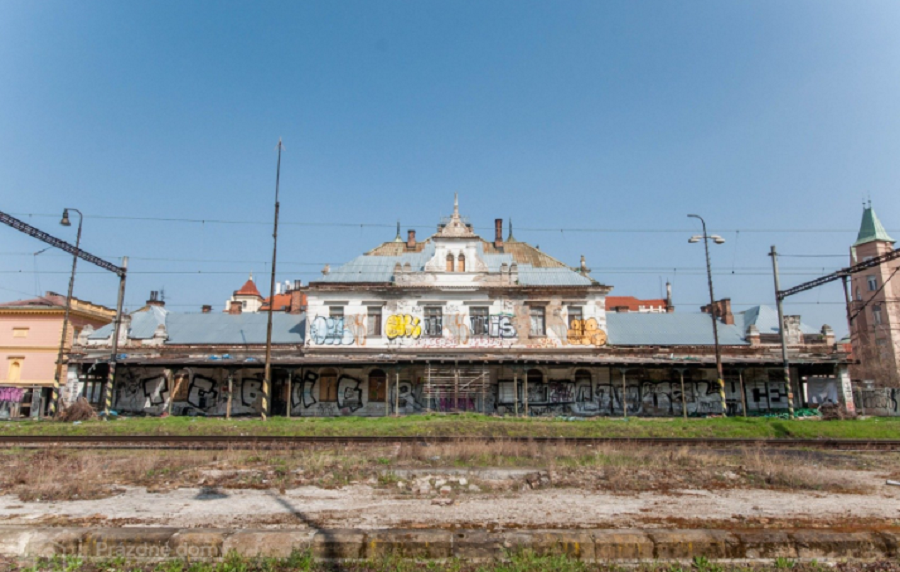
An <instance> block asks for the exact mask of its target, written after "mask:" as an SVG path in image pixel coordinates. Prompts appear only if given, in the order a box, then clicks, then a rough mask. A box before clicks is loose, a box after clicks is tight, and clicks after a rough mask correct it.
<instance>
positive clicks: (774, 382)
mask: <svg viewBox="0 0 900 572" xmlns="http://www.w3.org/2000/svg"><path fill="white" fill-rule="evenodd" d="M376 369H377V368H374V367H356V368H319V367H317V368H303V369H297V370H295V371H294V372H293V373H292V375H291V383H290V403H291V415H292V416H296V417H337V416H350V415H353V416H364V417H378V416H384V415H393V414H395V413H398V414H401V415H411V414H417V413H424V412H426V411H456V410H459V411H477V412H484V413H488V414H493V413H497V414H501V415H503V414H508V415H511V414H514V412H515V410H516V402H517V401H518V411H519V413H520V414H524V413H525V391H526V384H525V376H526V371H525V370H518V371H516V372H514V371H513V370H511V369H509V368H504V367H499V366H491V367H489V368H488V375H489V384H488V385H487V387H486V388H485V391H483V392H482V391H481V390H480V389H478V390H474V391H471V392H465V391H461V392H460V393H459V396H458V399H454V396H453V395H448V394H446V393H445V394H442V395H434V394H433V393H429V389H433V386H429V383H428V370H427V368H426V367H404V368H402V369H401V370H400V372H399V393H398V384H397V378H396V374H397V370H396V369H390V368H384V369H382V370H379V371H381V372H383V373H384V374H386V376H387V384H386V387H384V388H382V390H381V391H380V392H379V391H378V390H377V389H376V388H374V387H373V388H371V389H372V391H370V375H371V374H372V373H373V371H374V370H376ZM532 370H537V371H540V373H541V376H542V379H543V380H544V382H542V383H529V384H528V386H527V392H528V414H529V415H530V416H559V415H562V416H580V417H589V416H598V415H600V416H603V415H612V416H618V415H622V413H623V402H624V404H625V406H627V408H628V414H629V415H637V416H654V417H665V416H680V415H681V414H682V390H681V381H680V379H679V378H678V374H677V372H674V371H672V370H663V369H659V370H653V369H647V370H628V371H626V374H625V388H624V394H625V397H624V399H623V386H622V372H621V371H620V370H619V369H617V368H606V367H602V368H582V367H578V368H576V367H537V368H532ZM584 372H588V373H589V374H590V375H589V378H588V377H587V376H585V375H584ZM283 373H284V372H279V371H278V370H276V373H275V376H274V378H275V380H274V381H273V388H272V403H273V407H278V404H279V403H281V405H282V406H286V400H287V396H288V384H287V379H286V378H285V377H284V376H283ZM262 374H263V372H262V370H261V369H256V368H254V369H245V370H238V371H236V372H235V373H234V378H233V392H234V394H233V398H232V415H258V414H259V405H260V401H261V395H262ZM179 375H183V377H182V382H181V385H180V387H179V388H178V391H177V393H176V394H175V395H174V396H173V395H172V393H173V391H174V385H175V384H174V382H173V380H174V379H175V378H177V377H178V376H179ZM279 375H281V377H279ZM780 375H781V372H780V370H779V369H764V368H759V369H747V370H744V386H745V391H746V394H745V397H746V402H747V409H748V410H749V412H750V413H754V412H765V411H776V412H777V411H783V410H786V409H787V388H786V387H785V384H784V383H783V382H782V381H780V380H779V379H778V377H779V376H780ZM514 376H515V378H516V380H517V381H516V383H514V382H513V379H514ZM377 377H379V376H377V374H376V378H377ZM329 380H332V382H333V383H335V384H336V390H335V389H332V390H329V389H328V388H326V387H323V386H324V385H325V384H326V383H328V382H329ZM725 395H726V401H727V405H728V412H729V414H737V413H741V412H742V402H741V396H740V384H739V382H738V380H737V379H736V378H735V379H728V380H726V383H725ZM173 397H174V402H173V403H172V413H173V414H174V415H208V416H224V415H225V414H226V409H227V401H228V372H227V370H225V369H224V368H200V367H197V368H191V370H190V371H187V370H178V371H172V372H167V371H166V370H164V369H163V368H159V367H133V366H130V367H121V368H120V373H119V375H118V380H117V386H116V394H115V403H114V409H115V410H116V411H119V412H121V413H129V414H146V415H160V414H162V413H163V412H165V411H167V410H168V408H169V401H170V400H171V399H173ZM897 397H898V398H900V395H898V396H897ZM684 401H685V404H686V407H687V411H688V414H690V415H704V414H718V413H721V403H720V398H719V393H718V386H717V382H716V379H715V370H714V369H692V370H688V371H686V372H685V379H684ZM892 403H893V408H894V409H893V411H894V412H895V413H893V414H897V413H896V403H897V402H896V400H894V401H893V402H892Z"/></svg>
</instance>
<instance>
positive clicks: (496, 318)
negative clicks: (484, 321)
mask: <svg viewBox="0 0 900 572" xmlns="http://www.w3.org/2000/svg"><path fill="white" fill-rule="evenodd" d="M513 319H514V318H513V316H511V315H506V314H495V315H492V316H491V317H490V323H489V325H488V335H489V336H490V337H492V338H503V339H510V338H515V337H516V325H515V324H514V323H513Z"/></svg>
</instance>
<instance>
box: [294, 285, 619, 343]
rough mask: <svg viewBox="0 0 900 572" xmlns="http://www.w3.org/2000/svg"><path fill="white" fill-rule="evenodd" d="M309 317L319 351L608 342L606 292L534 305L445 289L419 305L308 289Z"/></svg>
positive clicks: (310, 338)
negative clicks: (332, 295) (332, 296)
mask: <svg viewBox="0 0 900 572" xmlns="http://www.w3.org/2000/svg"><path fill="white" fill-rule="evenodd" d="M343 295H344V296H346V293H343ZM361 295H362V294H360V296H361ZM366 295H367V296H371V293H369V294H366ZM308 315H309V316H310V318H309V321H308V323H309V326H308V336H307V343H308V345H309V346H310V347H314V348H315V347H321V348H328V347H330V346H348V347H359V348H362V347H365V348H380V347H384V348H423V349H428V348H511V347H512V348H547V347H554V348H562V347H569V346H581V347H584V346H592V347H599V346H604V345H606V343H607V332H606V312H605V309H604V296H603V295H602V294H591V295H588V296H586V297H585V299H584V300H582V301H577V302H576V301H563V300H562V299H561V298H559V297H551V298H550V299H549V300H548V301H546V302H544V303H542V305H541V306H540V307H539V308H536V307H534V306H532V305H530V302H529V300H527V299H514V298H510V297H500V298H488V297H487V296H486V295H485V294H478V295H475V296H472V297H469V298H464V297H462V296H461V295H455V294H452V293H451V294H448V293H444V294H443V299H441V300H435V301H434V302H422V301H415V300H411V299H391V300H383V301H377V300H376V301H372V300H362V299H358V300H353V299H351V300H346V299H344V300H332V299H330V298H329V297H328V296H327V295H324V294H317V293H311V294H310V297H309V307H308Z"/></svg>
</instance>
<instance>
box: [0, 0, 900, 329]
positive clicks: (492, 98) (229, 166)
mask: <svg viewBox="0 0 900 572" xmlns="http://www.w3.org/2000/svg"><path fill="white" fill-rule="evenodd" d="M898 30H900V2H896V1H881V2H878V1H867V2H860V1H847V2H833V1H822V0H815V1H792V2H783V1H780V0H779V1H759V2H738V1H735V2H720V1H709V2H701V1H691V2H674V1H665V2H664V1H658V2H597V1H588V2H576V1H565V2H525V1H522V0H515V1H509V2H506V1H502V2H501V1H486V2H484V1H477V2H476V1H470V2H431V1H423V0H414V1H412V0H411V1H405V2H388V1H380V2H369V1H359V2H350V1H348V2H265V3H248V2H222V1H215V2H182V1H173V2H164V1H154V2H137V1H131V2H119V1H81V2H70V1H60V2H53V1H40V2H35V1H33V0H26V1H14V0H2V1H0V77H2V81H0V110H2V112H0V210H4V211H6V212H10V213H19V214H22V213H32V214H33V215H34V216H26V217H24V218H25V220H27V221H29V222H31V223H32V224H34V225H36V226H38V227H40V228H43V229H46V230H48V231H49V232H52V233H54V234H56V235H57V236H60V237H62V238H66V239H70V240H74V236H75V231H74V228H69V229H66V228H62V227H60V226H59V225H58V224H57V221H58V217H59V213H60V212H61V211H62V209H63V207H66V206H70V207H77V208H79V209H81V210H82V211H83V212H84V213H85V215H86V218H85V223H84V237H83V247H84V248H85V249H86V250H89V251H91V252H93V253H96V254H98V255H102V256H105V257H110V258H112V257H118V256H122V255H129V256H130V257H131V266H130V267H131V269H132V270H133V273H132V275H131V277H130V278H129V283H128V294H127V296H126V301H127V305H128V306H129V307H131V308H135V307H137V306H138V305H139V304H140V303H141V302H143V301H144V300H145V299H146V298H147V295H148V293H149V291H150V290H151V289H154V290H160V289H165V293H166V299H167V302H168V304H169V305H170V306H171V307H172V308H173V309H176V310H181V311H197V310H199V308H200V305H201V304H205V303H209V304H214V305H215V307H216V309H217V310H220V309H221V308H222V307H223V303H224V300H225V299H226V298H227V297H228V296H229V295H230V293H231V291H232V290H234V289H236V288H238V287H239V286H240V285H241V284H242V283H243V281H244V280H245V279H246V277H247V274H248V273H249V272H250V271H253V272H254V273H255V274H256V275H257V276H258V277H259V280H258V284H259V286H260V289H261V290H263V291H266V290H267V287H268V279H267V272H268V267H267V262H266V261H267V260H268V259H269V257H270V254H271V231H270V228H269V227H268V226H266V224H221V223H213V222H209V223H204V224H200V223H185V222H163V221H148V220H124V219H119V218H100V217H157V218H188V219H206V220H222V219H225V220H234V221H256V222H260V223H268V221H270V220H271V218H272V209H273V207H272V199H273V194H274V178H275V151H274V149H275V145H276V143H277V141H278V138H279V137H283V139H284V143H285V147H286V151H285V153H284V156H283V161H282V180H281V182H282V186H281V198H282V221H283V222H284V223H285V224H284V225H283V226H282V233H281V237H280V260H281V261H282V262H281V263H280V264H279V268H278V275H279V279H293V278H299V279H302V280H304V281H309V280H310V279H312V278H314V277H315V276H316V275H318V271H319V269H320V268H321V267H322V264H323V263H325V262H329V263H331V264H332V266H334V265H335V264H339V263H341V262H345V261H347V260H349V259H350V258H352V257H354V256H356V255H358V254H361V253H362V252H364V251H365V250H368V249H369V248H372V247H373V246H375V245H376V244H378V243H379V242H381V241H383V240H390V239H392V238H393V237H394V228H393V227H394V224H395V221H396V220H397V219H398V218H399V219H400V220H401V221H402V223H403V229H404V236H405V233H406V229H407V228H416V229H417V230H418V235H419V237H421V238H424V237H426V236H428V235H429V234H430V233H431V232H432V231H433V229H434V228H435V224H436V223H437V221H438V218H439V216H440V215H442V214H448V213H449V211H450V210H451V208H452V198H453V193H454V192H459V194H460V204H461V210H462V211H463V213H464V214H467V215H469V216H470V218H471V220H472V222H473V223H474V224H475V225H476V227H479V228H481V229H483V231H482V233H483V234H484V235H486V236H490V235H491V230H490V227H491V226H492V221H493V219H494V218H496V217H503V218H504V219H508V218H510V217H511V218H512V219H513V220H514V224H515V228H516V233H515V234H516V237H517V238H518V239H519V240H526V241H528V242H531V243H533V244H534V243H537V244H539V245H540V247H541V249H543V250H545V251H547V252H548V253H550V254H552V255H554V256H556V257H558V258H560V259H562V260H563V261H565V262H567V263H569V264H572V265H575V264H577V263H578V258H579V255H581V254H584V255H585V256H586V257H587V261H588V265H589V266H590V267H592V268H593V276H594V277H595V278H597V279H598V280H600V281H601V282H604V283H607V284H611V285H613V286H614V287H615V289H614V291H613V293H614V294H620V295H635V296H640V297H656V296H659V295H660V293H661V284H662V283H663V282H664V281H665V280H666V279H670V280H672V281H673V283H674V285H675V300H676V303H677V304H678V308H679V311H696V310H697V307H698V306H699V305H700V304H701V303H703V302H705V301H706V299H707V292H706V290H705V276H704V274H703V253H702V248H701V247H700V245H689V244H688V243H687V238H688V237H689V236H690V235H691V234H692V233H693V232H695V231H696V230H697V227H696V224H695V221H692V220H689V219H687V218H686V215H687V214H688V213H691V212H696V213H699V214H702V215H704V216H705V217H706V219H707V221H708V222H709V224H710V226H711V227H712V230H713V231H718V232H721V233H722V234H723V235H724V236H725V238H726V239H727V241H728V242H727V243H726V244H725V245H723V246H719V247H715V248H714V249H713V264H714V268H715V270H716V272H717V275H716V277H715V280H716V290H717V291H716V293H717V295H718V296H730V297H731V298H732V300H733V301H734V302H735V303H736V304H737V307H738V309H741V308H743V307H745V305H746V304H755V303H772V299H773V295H772V280H771V274H770V273H769V258H768V257H767V256H766V253H767V251H768V248H769V245H770V244H777V245H778V247H779V249H780V250H781V251H782V252H785V253H794V254H820V255H829V254H832V255H835V254H836V255H845V254H846V252H847V247H848V245H849V244H850V243H851V242H852V241H853V239H854V238H855V231H856V229H857V227H858V224H859V219H860V214H861V201H862V199H863V198H864V197H869V196H871V199H872V201H873V203H874V205H875V207H876V210H877V212H878V214H879V215H880V217H881V219H882V220H883V222H884V223H885V226H886V227H887V228H888V229H889V230H892V231H893V233H894V236H895V237H897V238H900V209H898V207H900V195H898V193H897V190H898V184H900V161H898V157H900V137H898V135H900V99H898V94H900V34H898V32H897V31H898ZM290 223H342V224H345V226H335V225H331V224H325V225H323V226H307V225H299V224H293V225H292V224H290ZM360 225H367V226H360ZM374 225H384V226H374ZM537 229H568V230H565V231H562V232H560V231H559V230H555V231H545V230H544V231H542V230H537ZM573 229H605V230H607V231H609V230H615V231H636V232H579V231H575V230H573ZM666 230H675V231H678V232H659V231H666ZM800 230H809V231H816V232H796V231H800ZM737 231H740V232H737ZM760 231H762V232H760ZM42 248H43V245H42V244H41V243H40V242H38V241H36V240H34V239H31V238H29V237H26V236H24V235H20V234H19V233H17V232H16V231H14V230H12V229H10V228H8V227H5V226H4V227H2V228H0V272H2V274H0V288H2V289H0V300H12V299H17V298H21V297H25V296H27V295H31V294H34V293H35V292H36V291H37V290H41V291H43V290H55V291H58V292H64V291H65V288H66V283H67V272H68V266H69V264H70V258H69V257H67V256H64V255H62V254H61V253H59V252H53V251H48V252H45V253H43V254H40V255H38V256H34V255H33V253H34V252H36V251H38V250H40V249H42ZM845 263H846V258H792V259H787V258H785V259H783V260H782V265H783V267H784V269H785V274H786V276H785V277H784V282H785V285H786V286H787V285H791V284H795V283H798V282H801V281H804V280H807V279H811V278H813V277H815V276H816V275H817V274H819V273H821V272H822V271H829V270H831V269H834V268H836V267H838V266H841V265H843V264H845ZM79 268H80V270H81V271H82V272H80V273H79V276H78V279H77V281H76V295H77V296H79V297H82V298H86V299H89V300H93V301H96V302H100V303H104V304H109V305H112V304H114V301H115V291H116V281H115V279H114V278H113V277H112V276H110V275H105V274H102V273H100V272H101V271H99V270H96V269H94V268H92V267H90V266H89V265H87V264H84V263H80V264H79ZM35 270H37V271H38V272H39V273H37V274H35ZM198 270H202V271H203V272H204V273H203V274H197V271H198ZM19 271H21V272H19ZM801 272H802V273H803V274H800V273H801ZM841 301H842V295H841V291H840V287H839V286H837V285H832V286H829V287H826V288H822V289H820V290H817V291H814V292H811V293H809V294H806V295H804V296H801V297H798V298H797V299H796V300H793V299H792V300H791V303H790V304H789V305H788V307H787V310H788V312H790V313H800V314H802V315H803V316H804V321H806V322H808V323H810V325H813V326H817V327H818V326H820V325H821V324H822V323H824V322H827V323H830V324H831V325H832V326H834V327H835V329H836V330H838V331H839V332H843V331H846V325H845V320H844V313H843V307H842V306H841V304H840V303H841Z"/></svg>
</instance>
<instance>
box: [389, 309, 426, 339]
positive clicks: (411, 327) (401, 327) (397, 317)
mask: <svg viewBox="0 0 900 572" xmlns="http://www.w3.org/2000/svg"><path fill="white" fill-rule="evenodd" d="M384 335H385V336H387V339H389V340H396V339H398V338H401V339H403V338H406V339H414V340H417V339H419V337H420V336H421V335H422V325H421V320H419V318H416V317H415V316H411V315H410V314H393V315H391V316H388V319H387V321H386V322H385V324H384Z"/></svg>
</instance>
